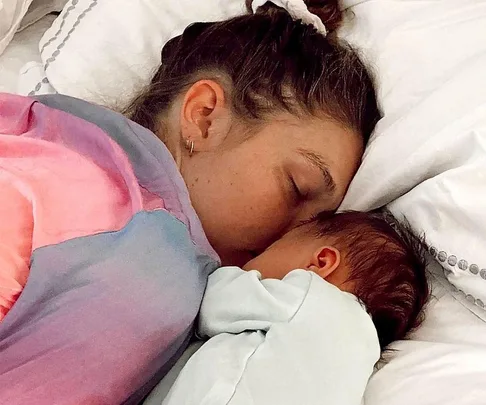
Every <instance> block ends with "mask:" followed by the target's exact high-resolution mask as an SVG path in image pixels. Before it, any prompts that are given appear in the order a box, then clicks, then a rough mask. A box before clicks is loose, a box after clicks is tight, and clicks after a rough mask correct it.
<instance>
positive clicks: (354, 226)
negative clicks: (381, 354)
mask: <svg viewBox="0 0 486 405" xmlns="http://www.w3.org/2000/svg"><path fill="white" fill-rule="evenodd" d="M311 223H312V225H313V227H312V229H313V230H315V232H316V236H317V237H331V238H333V239H334V243H335V245H336V248H337V249H339V250H340V251H341V255H342V260H343V261H344V263H345V264H346V265H347V266H348V267H349V269H350V276H349V279H348V281H350V282H353V283H354V284H355V290H354V291H353V292H354V294H355V295H356V296H357V298H358V299H359V300H360V301H361V302H362V303H363V304H364V305H365V306H366V309H367V311H368V313H369V314H370V316H371V318H372V320H373V322H374V324H375V327H376V329H377V331H378V338H379V341H380V345H381V347H382V349H384V348H385V347H386V346H388V345H389V344H390V343H391V342H393V341H395V340H400V339H403V338H404V337H405V336H406V335H407V333H408V332H409V331H410V330H412V329H414V328H416V327H418V326H419V325H420V323H421V322H422V320H423V307H424V306H425V304H426V303H427V300H428V299H429V295H430V289H429V285H428V282H427V277H426V260H425V254H426V252H427V247H426V243H425V241H424V238H420V237H417V236H416V235H415V234H414V232H413V231H412V230H411V228H410V225H409V224H408V223H407V222H406V221H403V222H399V221H397V220H396V219H395V218H394V217H393V216H392V215H391V214H390V213H389V212H388V211H380V212H371V213H365V212H344V213H340V214H334V215H330V214H328V213H322V214H320V215H318V216H317V217H315V218H314V220H313V221H312V222H311Z"/></svg>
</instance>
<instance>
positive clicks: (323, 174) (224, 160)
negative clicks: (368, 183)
mask: <svg viewBox="0 0 486 405" xmlns="http://www.w3.org/2000/svg"><path fill="white" fill-rule="evenodd" d="M232 131H233V132H234V133H230V134H229V136H228V137H227V138H228V140H227V141H225V142H224V143H223V144H222V145H220V146H219V147H218V148H215V149H214V150H210V151H205V152H201V153H195V154H194V155H193V156H192V157H191V158H190V159H189V160H188V163H187V164H185V168H184V169H185V170H184V171H183V176H184V178H185V180H186V183H187V185H188V188H189V192H190V195H191V199H192V203H193V205H194V207H195V209H196V211H197V213H198V215H199V217H200V219H201V221H202V224H203V227H204V229H205V231H206V234H207V236H208V239H209V241H210V242H211V244H212V245H213V247H214V248H215V250H216V251H217V252H218V253H219V254H220V256H221V258H222V260H223V263H225V264H233V265H242V264H244V263H246V262H247V261H248V260H249V259H250V258H251V257H253V256H254V255H255V254H257V253H258V252H261V251H262V250H264V249H265V248H266V247H268V246H269V245H270V244H271V243H272V242H274V241H275V240H276V239H278V238H279V237H280V236H281V235H283V233H285V232H286V231H288V230H289V229H291V228H292V227H294V226H296V225H297V224H299V223H300V222H301V221H304V220H307V219H309V218H310V217H312V216H313V215H315V214H317V213H318V212H320V211H323V210H330V211H334V210H336V209H337V207H338V206H339V204H340V202H341V201H342V199H343V197H344V194H345V192H346V190H347V188H348V185H349V183H350V182H351V179H352V177H353V175H354V173H355V172H356V170H357V167H358V165H359V162H360V159H361V156H362V153H363V142H362V140H361V138H360V136H359V135H357V134H355V133H353V132H352V131H350V130H348V129H346V128H344V127H343V126H341V125H339V124H337V123H335V122H333V121H330V120H312V119H302V118H300V119H299V118H297V117H293V116H291V115H282V116H281V117H280V118H279V119H276V120H273V121H272V123H269V124H268V125H266V126H264V127H262V128H261V129H260V130H259V131H258V132H257V133H256V134H252V135H251V136H249V137H247V138H246V139H245V140H244V141H241V139H242V138H243V137H242V136H241V132H240V133H236V132H238V130H237V129H236V128H234V129H232Z"/></svg>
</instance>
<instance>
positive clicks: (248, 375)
mask: <svg viewBox="0 0 486 405" xmlns="http://www.w3.org/2000/svg"><path fill="white" fill-rule="evenodd" d="M260 278H261V277H260V275H259V273H258V272H248V273H244V272H242V271H241V270H240V269H237V268H222V269H220V270H218V271H217V272H216V273H214V274H213V275H212V276H211V277H210V280H209V284H208V289H207V292H206V296H205V297H204V300H203V306H202V308H201V319H200V322H199V333H200V334H202V335H205V336H209V337H211V338H210V339H209V341H207V342H206V343H205V344H204V345H203V346H202V347H201V349H199V351H197V352H196V353H195V354H194V355H193V356H192V357H191V358H190V359H189V361H188V363H187V364H186V366H185V367H184V369H183V370H182V372H181V373H180V375H179V377H178V379H177V381H176V383H175V384H174V386H173V387H172V389H171V391H170V393H169V395H168V396H167V397H166V399H165V401H164V402H163V405H201V404H208V405H248V404H251V405H268V404H279V405H295V404H306V405H321V404H327V405H359V404H360V402H361V399H362V397H363V393H364V390H365V387H366V384H367V382H368V379H369V377H370V375H371V373H372V371H373V367H374V364H375V362H376V361H377V360H378V358H379V354H380V349H379V344H378V339H377V335H376V331H375V329H374V326H373V323H372V321H371V319H370V317H369V315H368V314H367V313H366V311H364V310H363V308H362V307H361V305H360V304H359V303H358V302H357V300H356V298H355V297H354V296H352V295H351V294H347V293H344V292H342V291H340V290H339V289H338V288H336V287H334V286H333V285H331V284H329V283H327V282H326V281H324V280H322V279H321V278H319V277H318V276H317V275H315V274H313V273H311V272H306V271H294V272H291V273H290V274H289V275H288V276H287V277H286V278H285V279H284V280H282V281H280V280H260Z"/></svg>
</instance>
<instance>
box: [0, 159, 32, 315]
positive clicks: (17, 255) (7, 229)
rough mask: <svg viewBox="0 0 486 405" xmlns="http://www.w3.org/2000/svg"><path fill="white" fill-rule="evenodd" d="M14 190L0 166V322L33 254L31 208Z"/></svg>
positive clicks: (14, 295)
mask: <svg viewBox="0 0 486 405" xmlns="http://www.w3.org/2000/svg"><path fill="white" fill-rule="evenodd" d="M0 163H1V159H0ZM17 186H18V184H17V183H16V181H15V179H14V178H13V177H12V176H11V175H10V174H9V173H7V172H6V171H4V170H3V169H2V167H1V164H0V190H1V194H2V197H1V198H0V322H1V320H2V319H3V318H4V317H5V316H6V315H7V312H8V311H9V310H10V308H11V307H12V306H13V304H14V303H15V301H16V300H17V298H18V297H19V295H20V293H21V292H22V289H23V288H24V286H25V283H26V282H27V277H28V275H29V262H30V256H31V251H32V230H33V220H32V208H31V204H30V202H29V201H28V200H27V199H26V198H25V197H24V195H23V194H22V193H21V192H20V191H19V189H18V187H17Z"/></svg>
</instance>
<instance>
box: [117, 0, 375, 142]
mask: <svg viewBox="0 0 486 405" xmlns="http://www.w3.org/2000/svg"><path fill="white" fill-rule="evenodd" d="M305 2H306V4H307V5H308V7H309V10H310V11H311V12H313V13H314V14H315V15H317V16H319V17H320V18H321V20H322V21H323V22H324V24H325V25H326V27H327V29H328V30H329V31H331V32H332V31H333V30H334V29H336V28H337V27H338V26H339V25H340V23H341V20H342V17H343V15H342V11H341V10H340V8H339V6H338V0H306V1H305ZM251 3H252V1H251V0H246V5H247V8H248V11H249V14H246V15H242V16H239V17H236V18H232V19H229V20H226V21H220V22H210V23H196V24H193V25H190V26H189V27H188V28H186V30H185V31H184V33H183V34H182V35H180V36H178V37H175V38H173V39H171V40H170V41H169V42H168V43H167V44H166V45H165V46H164V48H163V50H162V65H161V66H160V68H159V69H158V71H157V72H156V73H155V75H154V77H153V79H152V82H151V83H150V85H149V86H148V87H147V88H146V89H145V90H144V91H143V92H142V93H141V94H140V96H139V97H137V98H136V99H135V100H134V101H133V103H132V104H131V105H130V106H129V107H128V108H127V109H126V110H125V114H126V115H128V116H129V118H130V119H132V120H133V121H135V122H137V123H139V124H141V125H142V126H144V127H146V128H148V129H150V130H151V131H153V132H157V131H158V130H159V129H160V118H161V117H163V114H164V113H167V111H168V109H169V108H170V106H171V105H172V103H173V102H174V101H175V100H176V99H177V97H178V96H180V94H182V93H183V91H184V90H186V89H188V88H189V87H190V86H191V85H192V84H194V83H196V82H197V81H198V80H201V79H213V80H216V81H218V82H220V83H221V84H222V85H223V88H224V90H225V92H226V94H227V96H228V99H229V100H230V101H231V108H232V111H233V113H234V114H235V116H236V117H237V118H238V119H240V120H241V121H243V122H247V123H250V124H251V123H256V124H258V123H261V122H264V120H265V119H266V118H268V117H269V116H271V115H272V114H275V113H277V112H290V113H292V114H295V115H299V116H309V115H310V116H316V115H319V116H327V117H328V118H330V119H333V120H335V121H336V122H338V123H340V124H342V125H343V126H345V127H346V128H349V129H351V130H354V131H355V132H356V133H357V134H359V135H360V136H361V137H362V138H363V139H364V141H365V143H366V142H367V141H368V138H369V137H370V135H371V133H372V131H373V129H374V127H375V124H376V123H377V121H378V120H379V118H380V112H379V109H378V106H377V100H376V94H375V88H374V83H373V79H372V77H371V74H370V72H369V71H368V69H367V67H366V66H365V64H364V63H363V62H362V61H361V59H360V57H359V55H358V53H357V52H356V51H355V50H354V49H353V48H352V47H351V46H350V45H348V44H346V43H344V42H343V41H340V40H338V39H337V38H336V36H334V35H332V34H331V35H328V36H327V37H324V36H323V35H322V34H320V33H319V32H318V31H317V30H316V29H315V27H314V26H312V25H306V24H303V23H302V22H301V21H294V20H293V19H292V17H291V16H290V15H289V14H288V13H287V11H285V10H284V9H282V8H279V7H276V6H274V5H273V4H272V3H266V4H265V5H264V6H262V7H260V8H259V9H258V10H257V12H256V14H253V13H252V12H251Z"/></svg>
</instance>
